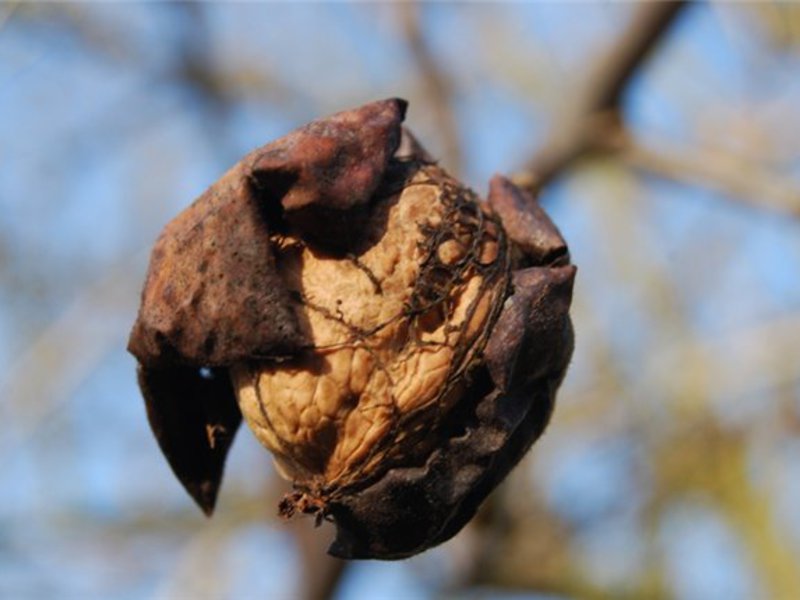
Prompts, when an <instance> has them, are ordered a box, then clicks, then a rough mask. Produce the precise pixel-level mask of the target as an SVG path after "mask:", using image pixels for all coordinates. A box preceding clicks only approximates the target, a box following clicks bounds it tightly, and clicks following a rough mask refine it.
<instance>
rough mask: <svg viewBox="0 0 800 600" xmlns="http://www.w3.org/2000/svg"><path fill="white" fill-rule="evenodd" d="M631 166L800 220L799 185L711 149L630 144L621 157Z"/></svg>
mask: <svg viewBox="0 0 800 600" xmlns="http://www.w3.org/2000/svg"><path fill="white" fill-rule="evenodd" d="M619 156H620V157H621V158H622V159H623V160H624V161H625V162H627V163H628V164H630V165H631V166H633V167H635V168H637V169H641V170H643V171H647V172H650V173H653V174H655V175H659V176H661V177H667V178H670V179H675V180H678V181H685V182H689V183H699V184H701V185H705V186H708V187H711V188H714V189H717V190H719V191H721V192H723V193H725V194H728V195H729V196H730V197H731V199H734V200H738V201H740V202H741V203H743V204H746V205H748V206H752V207H755V208H759V209H763V210H767V211H771V212H776V213H779V214H784V215H788V216H791V217H800V182H797V181H796V180H793V179H790V178H788V177H785V178H783V177H780V176H778V175H777V174H776V173H773V172H769V171H766V170H764V169H763V168H760V167H759V165H757V164H753V163H752V162H749V161H746V160H742V159H740V158H737V157H735V156H732V155H730V154H725V153H722V152H718V151H715V150H711V149H704V150H698V149H696V148H684V147H681V148H669V147H661V148H658V149H656V148H652V147H646V146H644V145H641V144H638V143H636V142H635V141H630V142H629V143H627V144H625V145H624V146H623V147H622V150H621V152H620V155H619Z"/></svg>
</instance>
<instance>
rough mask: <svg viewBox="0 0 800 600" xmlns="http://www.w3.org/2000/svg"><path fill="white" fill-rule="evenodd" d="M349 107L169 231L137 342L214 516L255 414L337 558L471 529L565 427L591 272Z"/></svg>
mask: <svg viewBox="0 0 800 600" xmlns="http://www.w3.org/2000/svg"><path fill="white" fill-rule="evenodd" d="M404 112H405V103H404V102H402V101H399V100H387V101H382V102H377V103H373V104H369V105H366V106H364V107H361V108H359V109H355V110H352V111H347V112H344V113H339V114H337V115H334V116H332V117H329V118H327V119H323V120H321V121H316V122H314V123H311V124H310V125H308V126H306V127H304V128H302V129H300V130H298V131H296V132H294V133H292V134H290V135H289V136H287V137H285V138H282V139H281V140H278V141H276V142H273V143H272V144H269V145H267V146H265V147H264V148H261V149H258V150H256V151H254V152H253V153H251V154H250V155H248V156H247V157H245V158H244V159H242V161H241V162H240V163H239V164H238V165H236V166H235V167H234V168H233V169H231V171H229V172H228V173H227V174H226V175H225V177H223V179H221V180H220V181H219V182H217V183H216V184H215V185H214V186H212V187H211V188H210V189H209V190H208V191H207V192H206V193H205V194H204V195H203V196H201V197H200V198H199V199H198V200H197V201H196V202H195V203H194V204H193V205H192V206H191V207H190V208H189V209H187V211H185V212H184V213H183V214H182V215H180V216H179V217H178V218H177V219H176V220H175V221H173V222H172V223H171V224H170V225H168V227H167V228H166V229H165V231H164V233H163V234H162V236H161V238H160V239H159V241H158V243H157V244H156V247H155V248H154V251H153V258H152V261H151V269H150V272H149V274H148V280H147V283H146V285H145V290H144V292H143V296H142V307H141V309H140V314H139V318H138V319H137V323H136V324H135V326H134V330H133V332H132V334H131V340H130V343H129V349H130V350H131V352H133V353H134V354H135V355H136V357H137V359H138V360H139V362H140V376H139V377H140V385H141V387H142V391H143V393H144V396H145V400H146V404H147V408H148V417H149V419H150V423H151V426H152V427H153V430H154V432H155V434H156V437H157V439H158V441H159V444H160V445H161V448H162V450H163V451H164V454H165V455H166V457H167V459H168V460H169V462H170V465H171V466H172V468H173V470H174V471H175V473H176V475H177V476H178V478H179V479H180V480H181V482H182V483H183V484H184V486H185V487H186V488H187V490H188V491H189V492H190V494H192V496H193V497H194V498H195V499H196V500H197V501H198V503H199V504H200V505H201V507H202V508H203V509H204V510H205V511H206V512H208V513H210V512H211V510H213V506H214V501H215V499H216V494H217V490H218V487H219V484H220V481H221V477H222V468H223V465H224V460H225V456H226V454H227V451H228V448H229V446H230V443H231V441H232V438H233V434H234V433H235V431H236V429H237V428H238V425H239V423H240V421H241V418H242V416H243V417H244V419H245V421H246V422H247V424H248V426H249V427H250V429H251V430H252V431H253V432H254V434H255V435H256V437H257V438H258V439H259V440H260V441H261V443H262V444H263V445H264V446H266V447H267V448H268V449H269V450H270V451H271V452H272V454H273V456H274V457H275V462H276V465H277V466H278V470H279V472H280V473H281V475H283V476H284V477H285V478H287V479H288V480H290V481H292V483H293V485H294V492H293V493H291V494H289V495H287V497H286V498H284V500H283V501H282V502H281V506H280V512H281V514H283V515H284V516H287V517H288V516H292V515H293V514H295V513H297V512H300V513H309V514H314V515H316V516H317V518H318V519H319V520H321V519H330V520H332V521H334V522H335V524H336V526H337V538H336V540H335V541H334V543H333V545H332V546H331V549H330V552H331V553H332V554H335V555H337V556H341V557H345V558H382V559H393V558H402V557H406V556H410V555H412V554H416V553H418V552H421V551H423V550H425V549H426V548H429V547H431V546H433V545H436V544H438V543H441V542H443V541H445V540H446V539H449V538H450V537H452V536H453V535H454V534H455V533H457V532H458V531H459V530H460V529H461V527H463V525H464V524H465V523H466V522H467V521H468V520H469V519H470V518H471V516H472V515H473V514H474V512H475V510H476V509H477V507H478V506H479V504H480V502H481V501H482V500H483V499H484V498H485V497H486V495H487V494H488V493H489V492H490V491H491V490H492V489H493V488H494V487H495V486H496V485H497V484H498V483H499V482H500V481H501V480H502V479H503V477H504V476H505V475H506V474H507V473H508V471H509V470H510V469H511V468H512V467H513V466H514V465H515V464H516V463H517V462H518V461H519V459H520V458H521V457H522V456H523V455H524V453H525V452H526V451H527V449H528V448H529V447H530V445H531V444H532V443H533V441H534V440H535V439H536V438H538V436H539V435H540V434H541V433H542V431H543V430H544V428H545V426H546V424H547V422H548V420H549V417H550V414H551V411H552V407H553V402H554V398H555V392H556V389H557V388H558V386H559V384H560V382H561V380H562V379H563V376H564V373H565V371H566V367H567V364H568V362H569V358H570V356H571V353H572V326H571V323H570V320H569V314H568V313H569V304H570V300H571V293H572V282H573V280H574V275H575V268H574V267H573V266H571V265H569V256H568V252H567V249H566V244H565V243H564V241H563V239H562V237H561V235H560V233H559V232H558V230H557V229H556V228H555V226H553V224H552V223H551V222H550V220H549V218H548V217H547V215H546V214H545V213H544V211H543V210H542V209H541V208H540V207H539V206H538V203H536V201H535V200H534V199H533V198H531V197H530V196H528V195H527V194H524V193H523V192H521V191H520V190H518V189H517V188H515V187H514V186H513V184H511V183H510V182H509V181H507V180H505V179H503V178H500V177H497V178H495V179H494V180H493V181H492V184H491V187H490V194H489V201H488V203H486V202H482V201H480V200H479V199H478V198H477V196H476V195H475V194H474V193H473V192H471V191H470V190H468V189H467V188H465V187H464V186H462V185H461V184H460V183H458V182H457V181H456V180H454V179H453V178H452V177H450V176H449V175H448V174H447V173H446V172H445V171H444V170H443V169H441V168H440V167H438V166H437V165H435V164H434V163H433V162H432V161H431V160H430V157H429V156H428V155H427V153H426V152H425V151H424V150H423V149H422V148H421V146H420V145H419V144H418V143H417V142H416V140H414V139H413V137H412V136H411V135H410V134H409V133H408V132H407V131H405V130H403V129H402V128H401V125H400V123H401V122H402V119H403V116H404Z"/></svg>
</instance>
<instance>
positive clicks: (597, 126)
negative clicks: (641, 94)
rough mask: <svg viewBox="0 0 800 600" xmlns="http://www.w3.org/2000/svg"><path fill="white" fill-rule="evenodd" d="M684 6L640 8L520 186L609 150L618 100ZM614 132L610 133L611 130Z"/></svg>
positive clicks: (653, 4) (662, 4)
mask: <svg viewBox="0 0 800 600" xmlns="http://www.w3.org/2000/svg"><path fill="white" fill-rule="evenodd" d="M685 6H686V3H685V2H683V1H682V0H681V1H677V2H646V3H642V4H640V5H639V6H638V7H637V8H636V12H635V14H634V15H633V17H632V18H631V21H630V23H629V24H628V26H627V28H626V29H625V30H624V31H623V33H622V34H621V35H620V37H619V38H618V39H617V40H616V41H615V42H614V44H612V45H611V46H610V47H609V48H608V49H607V50H606V52H604V53H602V54H601V55H600V57H599V58H598V60H597V61H596V62H595V64H594V65H592V66H590V68H589V74H588V76H587V78H586V79H585V80H584V81H583V82H582V83H580V84H579V85H578V89H577V90H576V92H575V94H573V95H572V97H573V98H575V100H574V101H573V102H572V105H571V106H570V107H569V108H568V109H567V110H565V111H564V114H563V116H562V118H561V119H560V120H559V122H558V123H556V125H555V127H553V130H552V134H551V136H550V137H549V139H548V140H547V141H546V142H545V143H544V145H543V146H542V148H541V150H540V151H539V152H538V153H537V154H536V155H535V156H534V157H533V159H532V160H531V161H530V163H529V164H528V166H527V169H526V170H527V172H528V173H527V177H526V176H522V177H520V178H519V183H520V184H521V185H523V186H524V187H527V188H529V189H532V191H535V190H536V189H538V188H539V187H541V186H542V185H544V184H545V183H547V182H548V181H550V180H552V179H553V178H555V177H557V176H558V175H559V174H560V173H561V172H562V171H563V170H564V169H565V168H567V167H569V166H570V165H571V164H573V163H574V162H575V161H576V160H578V159H580V158H582V157H583V156H585V155H586V154H588V153H590V152H595V151H597V150H600V149H606V148H607V145H608V134H609V131H611V132H613V131H614V130H615V129H617V128H618V127H617V126H618V124H619V122H620V115H619V108H620V100H621V98H622V96H623V94H624V92H625V89H626V88H627V86H628V83H629V82H630V80H631V77H632V76H633V75H634V74H635V73H636V71H637V69H638V68H639V67H640V66H641V65H642V64H643V63H644V62H645V60H646V59H647V57H648V56H649V55H650V53H651V52H652V50H653V49H654V48H655V47H656V46H657V44H658V42H659V41H660V40H661V39H663V37H664V34H665V33H666V32H667V31H668V30H669V27H670V25H672V23H673V22H674V21H675V18H676V17H677V16H678V14H679V13H680V11H681V9H682V8H684V7H685ZM610 127H611V129H609V128H610Z"/></svg>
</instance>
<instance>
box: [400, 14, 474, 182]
mask: <svg viewBox="0 0 800 600" xmlns="http://www.w3.org/2000/svg"><path fill="white" fill-rule="evenodd" d="M398 10H399V11H400V21H401V26H402V28H403V35H404V36H405V40H406V44H407V46H408V49H409V51H410V52H411V57H412V58H413V60H414V63H415V65H416V68H417V71H418V72H419V76H420V78H421V80H422V86H423V90H424V93H425V95H426V96H427V101H426V105H427V106H430V107H431V108H432V109H433V111H434V113H435V117H436V123H437V126H438V128H439V131H440V132H441V136H442V139H443V141H444V156H445V159H446V160H445V162H446V163H448V164H447V166H448V168H450V170H451V171H453V172H456V173H457V172H458V171H459V170H460V168H461V165H462V158H463V157H462V154H461V144H460V143H459V138H460V136H459V131H458V123H457V122H456V118H455V115H454V114H453V109H452V106H453V96H454V93H453V85H452V83H451V81H450V78H449V76H448V74H447V73H446V72H445V71H444V70H443V69H441V68H440V67H439V65H438V64H437V63H436V60H435V59H434V57H433V53H432V52H431V49H430V46H429V45H428V43H427V41H426V40H425V36H424V35H423V34H422V29H421V28H420V5H419V4H417V3H416V2H402V3H400V4H399V5H398Z"/></svg>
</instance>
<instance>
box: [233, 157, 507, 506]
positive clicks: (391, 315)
mask: <svg viewBox="0 0 800 600" xmlns="http://www.w3.org/2000/svg"><path fill="white" fill-rule="evenodd" d="M364 230H365V231H375V232H383V234H382V235H380V234H377V233H376V235H374V236H372V235H369V234H367V237H368V238H370V240H371V239H372V238H373V237H374V238H376V239H377V241H376V242H375V243H370V244H369V247H368V248H366V249H365V250H364V251H363V252H359V254H358V258H355V256H353V255H350V256H345V257H336V256H330V255H327V254H324V253H319V252H316V251H314V250H313V249H312V248H309V247H308V246H306V245H305V244H303V243H302V241H301V240H299V239H297V238H293V237H291V236H282V237H280V239H277V240H276V242H275V246H276V250H275V257H276V262H277V266H278V271H279V273H280V274H281V277H282V279H283V280H284V281H286V282H289V288H290V290H291V295H292V296H293V297H294V298H295V299H296V301H295V303H294V310H295V312H296V315H297V319H298V321H299V322H301V323H304V324H305V327H306V332H305V333H306V334H307V336H308V338H309V339H311V340H312V343H313V348H311V349H309V350H308V351H307V352H306V353H304V354H303V355H302V356H300V357H298V358H296V359H292V360H291V361H289V362H282V363H279V364H267V365H258V364H248V363H240V364H237V365H234V367H233V368H232V370H231V375H232V379H233V384H234V388H235V389H236V393H237V397H238V400H239V407H240V408H241V411H242V414H243V416H244V418H245V420H246V421H247V423H248V425H250V428H251V429H252V430H253V431H254V432H255V434H256V436H257V437H258V439H259V440H260V441H261V442H262V443H263V444H264V445H265V446H266V447H267V448H269V449H270V450H271V451H272V453H273V454H274V456H275V460H276V463H277V464H278V467H279V470H280V472H281V473H282V474H283V476H284V477H286V478H287V479H289V480H291V481H294V482H296V483H300V484H302V485H303V486H304V487H306V488H308V489H313V490H314V492H315V493H318V494H319V493H324V490H334V489H336V488H337V487H341V486H346V485H349V484H352V483H354V482H355V481H357V480H358V479H359V478H362V477H367V476H369V475H370V474H371V473H372V472H373V471H374V470H375V469H376V468H378V466H380V467H381V468H383V469H385V468H387V467H388V465H390V464H391V463H392V461H396V460H400V459H406V458H409V457H408V455H409V454H414V453H415V454H417V455H419V456H422V455H423V453H424V451H425V446H426V445H427V444H426V442H429V441H430V439H431V438H430V435H428V434H430V433H431V432H432V431H434V430H435V428H436V423H437V422H438V420H439V418H440V417H441V416H442V415H444V414H446V413H447V412H448V411H449V410H450V408H451V407H452V404H453V402H454V401H455V400H456V398H457V396H456V394H453V393H448V392H451V388H452V387H453V385H454V375H455V374H456V373H458V372H459V371H460V370H463V369H464V368H465V367H466V365H467V363H468V362H469V361H470V360H471V359H472V358H473V356H474V354H475V351H476V350H478V349H479V348H480V344H481V341H482V340H481V339H480V335H479V334H480V332H481V331H483V330H484V325H485V324H486V322H487V320H488V319H489V318H490V316H491V315H490V312H491V307H492V306H494V305H495V298H496V296H498V295H502V294H504V293H505V289H504V286H505V285H506V283H507V279H506V277H505V275H507V273H504V271H503V268H502V266H501V265H502V257H498V239H497V236H498V228H497V226H496V225H495V224H494V223H493V222H492V221H491V220H490V218H489V217H488V216H487V215H485V214H484V213H483V212H482V210H481V208H480V206H479V205H478V204H477V203H476V201H475V197H474V196H473V195H472V194H471V193H470V192H469V191H468V190H467V189H465V188H463V187H461V186H460V185H459V184H458V183H456V182H455V181H454V180H452V179H451V178H450V177H448V176H447V175H446V174H445V173H444V171H442V170H441V169H439V168H437V167H434V166H432V165H427V166H424V167H423V168H421V169H419V170H418V171H417V172H416V173H415V174H414V175H413V176H412V178H411V179H410V181H409V182H407V184H406V185H405V187H404V188H403V189H402V191H401V192H400V193H397V194H392V195H387V196H385V197H382V198H378V199H376V201H375V203H374V204H373V206H372V211H371V215H370V221H369V222H368V223H365V224H364ZM456 233H458V234H459V235H460V237H461V239H455V238H454V237H453V236H454V235H455V234H456ZM459 261H460V262H461V263H462V264H461V265H459V264H458V263H459ZM479 261H480V262H482V263H485V265H495V268H486V266H483V267H482V266H481V264H479ZM481 269H482V270H483V272H485V273H487V274H488V275H489V279H488V281H487V280H486V278H485V277H484V274H483V272H482V270H481ZM426 278H427V279H428V281H426ZM411 418H413V419H415V420H417V421H418V422H424V424H425V426H424V427H420V428H419V429H418V430H417V431H409V430H407V429H406V428H405V427H403V424H404V422H405V421H408V420H409V419H411ZM426 438H427V440H426ZM401 439H402V440H403V443H402V444H400V443H398V442H399V441H400V440H401Z"/></svg>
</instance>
